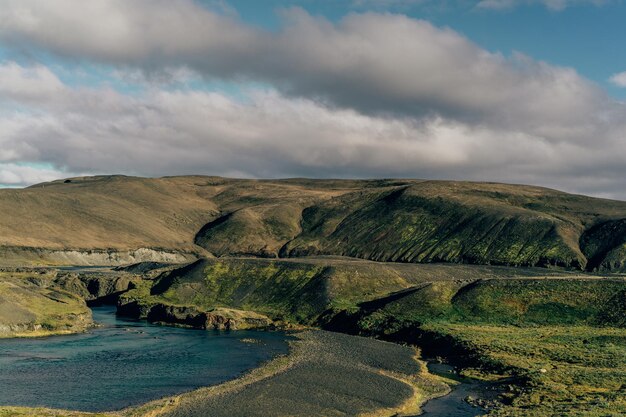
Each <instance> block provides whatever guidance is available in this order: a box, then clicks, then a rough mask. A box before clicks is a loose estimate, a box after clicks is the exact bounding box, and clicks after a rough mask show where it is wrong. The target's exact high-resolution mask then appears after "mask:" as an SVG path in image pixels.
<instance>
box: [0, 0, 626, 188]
mask: <svg viewBox="0 0 626 417" xmlns="http://www.w3.org/2000/svg"><path fill="white" fill-rule="evenodd" d="M625 21H626V2H624V1H620V0H438V1H435V0H341V1H340V0H323V1H322V0H316V1H314V0H264V1H258V0H132V1H128V0H89V1H84V0H0V186H4V187H24V186H28V185H31V184H34V183H39V182H43V181H49V180H53V179H58V178H65V177H73V176H79V175H96V174H126V175H140V176H165V175H184V174H207V175H221V176H230V177H245V178H282V177H315V178H329V177H333V178H381V177H384V178H390V177H396V178H425V179H456V180H472V181H497V182H508V183H524V184H534V185H541V186H547V187H551V188H557V189H561V190H564V191H568V192H575V193H582V194H588V195H594V196H599V197H608V198H616V199H625V200H626V181H624V178H626V54H624V53H622V51H623V45H624V40H626V25H624V24H623V22H625Z"/></svg>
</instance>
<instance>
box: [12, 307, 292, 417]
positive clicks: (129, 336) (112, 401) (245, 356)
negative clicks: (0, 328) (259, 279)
mask: <svg viewBox="0 0 626 417" xmlns="http://www.w3.org/2000/svg"><path fill="white" fill-rule="evenodd" d="M93 314H94V320H96V321H97V322H100V323H102V324H103V327H100V328H96V329H93V330H92V331H90V332H88V333H84V334H78V335H71V336H55V337H50V338H40V339H9V340H0V405H21V406H45V407H51V408H61V409H72V410H81V411H105V410H116V409H120V408H123V407H127V406H130V405H137V404H141V403H144V402H147V401H150V400H153V399H157V398H161V397H164V396H168V395H173V394H177V393H181V392H185V391H190V390H193V389H195V388H198V387H201V386H206V385H214V384H218V383H220V382H223V381H226V380H229V379H233V378H235V377H237V376H239V375H240V374H241V373H243V372H245V371H247V370H249V369H252V368H254V367H256V366H258V365H259V364H260V363H261V362H263V361H266V360H269V359H271V358H272V357H274V356H276V355H278V354H282V353H286V352H287V350H288V348H287V342H286V339H287V337H286V336H285V334H284V333H281V332H260V331H233V332H212V331H208V332H207V331H203V330H189V329H179V328H173V327H164V326H154V325H150V324H147V323H145V322H141V321H131V320H124V319H121V318H117V317H116V316H115V308H114V307H97V308H94V309H93ZM247 339H254V340H256V341H259V342H260V343H249V340H247Z"/></svg>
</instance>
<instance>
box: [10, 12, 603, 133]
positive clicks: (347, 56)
mask: <svg viewBox="0 0 626 417" xmlns="http://www.w3.org/2000/svg"><path fill="white" fill-rule="evenodd" d="M283 19H284V25H283V27H282V29H280V30H279V31H278V32H266V31H261V30H260V29H258V28H254V27H251V26H248V25H245V24H244V23H242V22H240V21H238V20H236V19H235V18H231V17H229V16H223V15H219V14H216V13H213V12H211V11H210V10H208V9H204V8H202V7H201V6H199V5H198V4H196V3H194V2H192V1H190V0H135V1H132V2H128V1H124V0H109V1H99V2H80V3H78V5H77V3H76V2H74V1H71V0H58V1H55V2H54V4H52V3H51V2H49V1H45V0H0V22H2V24H0V28H1V29H0V41H1V40H4V42H5V43H6V44H7V45H8V44H9V43H11V44H12V45H14V46H15V45H21V46H22V47H27V46H30V47H32V46H33V45H35V46H37V47H39V48H44V49H46V50H49V51H51V52H54V53H57V54H59V55H63V56H70V57H74V58H77V59H91V60H96V61H98V62H105V63H108V64H113V65H116V64H117V65H120V66H125V67H128V66H131V67H136V68H140V69H142V70H143V71H144V72H145V73H152V74H154V73H156V74H158V73H159V72H160V71H161V72H162V71H164V69H168V68H172V67H176V66H184V67H185V68H189V69H191V70H193V71H195V72H197V73H199V74H201V75H203V76H204V77H207V78H209V79H215V78H218V79H227V80H256V81H260V82H265V83H270V84H272V85H274V86H275V87H276V88H277V89H279V90H280V91H282V92H283V94H285V95H289V96H294V97H312V98H316V99H319V100H322V101H324V102H326V103H328V104H329V105H333V106H337V107H339V108H352V109H355V110H357V111H359V112H362V113H367V114H372V115H380V114H386V115H397V116H399V117H406V116H408V117H427V116H428V117H429V116H433V115H437V116H441V117H444V118H451V119H456V120H459V121H462V122H464V123H470V124H476V125H480V124H483V123H490V124H499V125H501V126H502V127H507V128H510V129H523V130H525V131H526V132H528V133H529V134H535V135H542V136H545V137H546V138H547V139H549V140H565V139H567V140H584V139H585V138H587V137H589V135H590V134H591V133H593V132H592V130H593V126H595V125H596V124H597V123H599V121H598V120H595V119H596V118H597V117H600V118H601V119H604V118H605V114H606V113H610V112H611V108H612V104H611V103H610V100H609V99H608V97H607V96H606V94H605V93H604V92H603V91H602V90H601V89H599V88H598V87H597V86H595V85H593V84H592V83H590V82H589V81H587V80H585V79H583V78H582V77H580V76H579V75H578V74H577V73H576V72H575V71H574V70H572V69H569V68H560V67H555V66H551V65H548V64H545V63H542V62H537V61H533V60H532V59H530V58H527V57H524V56H522V55H514V56H513V57H510V58H507V57H504V56H502V55H500V54H494V53H489V52H487V51H485V50H484V49H481V48H480V47H478V46H477V45H475V44H473V43H472V42H470V41H469V40H468V39H466V38H465V37H463V36H462V35H460V34H458V33H456V32H454V31H452V30H450V29H445V28H444V29H441V28H437V27H435V26H433V25H431V24H430V23H428V22H426V21H422V20H414V19H410V18H407V17H405V16H401V15H391V14H378V13H366V14H352V15H348V16H347V17H345V18H344V19H343V20H342V21H341V22H339V23H337V24H334V23H331V22H329V21H327V20H325V19H323V18H317V17H313V16H311V15H309V14H308V13H306V12H305V11H303V10H301V9H297V8H294V9H289V10H285V11H284V12H283ZM60 28H62V29H60ZM156 77H157V78H158V75H157V76H156ZM600 123H601V121H600Z"/></svg>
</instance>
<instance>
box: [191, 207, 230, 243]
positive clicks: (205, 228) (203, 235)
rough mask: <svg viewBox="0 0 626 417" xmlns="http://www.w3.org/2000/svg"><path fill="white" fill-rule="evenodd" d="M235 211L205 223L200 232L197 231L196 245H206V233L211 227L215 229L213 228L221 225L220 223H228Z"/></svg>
mask: <svg viewBox="0 0 626 417" xmlns="http://www.w3.org/2000/svg"><path fill="white" fill-rule="evenodd" d="M233 213H234V212H231V213H228V214H225V215H223V216H220V217H218V218H217V219H215V220H213V221H211V222H209V223H207V224H205V225H204V226H202V229H200V231H199V232H198V233H196V236H195V237H194V239H193V241H194V243H195V244H196V245H198V246H204V245H205V243H206V235H207V233H208V232H209V231H210V230H211V229H213V228H215V227H217V226H219V225H221V224H223V223H226V222H227V221H228V220H229V219H230V218H231V216H232V215H233Z"/></svg>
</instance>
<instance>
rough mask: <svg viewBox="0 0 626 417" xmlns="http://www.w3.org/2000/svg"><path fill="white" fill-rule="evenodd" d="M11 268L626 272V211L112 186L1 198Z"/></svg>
mask: <svg viewBox="0 0 626 417" xmlns="http://www.w3.org/2000/svg"><path fill="white" fill-rule="evenodd" d="M0 213H1V214H2V216H0V255H1V257H2V258H3V260H4V262H5V263H28V264H33V263H45V264H83V265H84V264H94V265H119V264H124V263H133V262H139V261H164V262H184V261H188V260H192V259H196V258H198V257H211V256H218V257H220V256H254V257H301V256H311V255H336V256H348V257H355V258H362V259H368V260H375V261H385V262H411V263H416V262H417V263H429V262H454V263H472V264H484V265H490V264H491V265H510V266H560V267H565V268H571V269H578V270H598V271H622V270H625V269H626V263H625V262H626V202H621V201H612V200H605V199H597V198H591V197H585V196H580V195H572V194H567V193H563V192H559V191H555V190H550V189H546V188H540V187H532V186H523V185H506V184H495V183H472V182H455V181H420V180H362V181H356V180H308V179H288V180H238V179H226V178H218V177H201V176H188V177H167V178H156V179H148V178H136V177H123V176H101V177H85V178H73V179H68V180H61V181H55V182H51V183H45V184H38V185H36V186H33V187H30V188H27V189H21V190H0Z"/></svg>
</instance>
